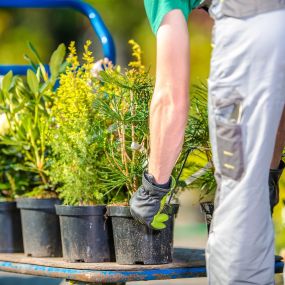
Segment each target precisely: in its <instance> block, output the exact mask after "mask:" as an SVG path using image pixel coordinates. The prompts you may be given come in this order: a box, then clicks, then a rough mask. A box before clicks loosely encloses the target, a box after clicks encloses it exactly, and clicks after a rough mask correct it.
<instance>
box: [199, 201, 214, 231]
mask: <svg viewBox="0 0 285 285" xmlns="http://www.w3.org/2000/svg"><path fill="white" fill-rule="evenodd" d="M200 207H201V212H202V213H204V215H205V221H206V224H207V230H208V234H209V232H210V228H211V222H212V219H213V214H214V202H203V203H200Z"/></svg>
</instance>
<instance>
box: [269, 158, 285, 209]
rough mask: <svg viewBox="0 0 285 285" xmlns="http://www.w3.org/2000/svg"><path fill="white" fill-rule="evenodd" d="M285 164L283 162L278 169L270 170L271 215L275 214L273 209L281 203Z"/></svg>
mask: <svg viewBox="0 0 285 285" xmlns="http://www.w3.org/2000/svg"><path fill="white" fill-rule="evenodd" d="M284 167H285V163H284V162H283V161H282V160H281V161H280V164H279V167H278V168H277V169H270V172H269V198H270V209H271V215H272V214H273V208H274V207H275V206H276V205H277V204H278V202H279V179H280V177H281V175H282V172H283V169H284Z"/></svg>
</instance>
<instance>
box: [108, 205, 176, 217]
mask: <svg viewBox="0 0 285 285" xmlns="http://www.w3.org/2000/svg"><path fill="white" fill-rule="evenodd" d="M170 205H171V206H173V212H172V213H173V214H174V215H175V214H177V213H178V209H179V207H180V204H177V203H175V204H170ZM107 215H108V216H110V217H129V218H132V215H131V212H130V206H116V205H114V206H112V205H108V206H107Z"/></svg>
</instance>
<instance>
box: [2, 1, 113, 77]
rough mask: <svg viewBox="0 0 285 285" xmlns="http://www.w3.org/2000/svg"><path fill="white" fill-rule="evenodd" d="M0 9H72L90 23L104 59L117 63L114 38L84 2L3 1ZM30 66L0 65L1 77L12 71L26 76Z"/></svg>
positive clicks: (100, 19)
mask: <svg viewBox="0 0 285 285" xmlns="http://www.w3.org/2000/svg"><path fill="white" fill-rule="evenodd" d="M0 8H71V9H74V10H76V11H78V12H80V13H82V14H84V15H85V16H87V18H88V19H89V21H90V24H91V26H92V27H93V29H94V31H95V33H96V35H97V37H98V38H99V40H100V43H101V45H102V49H103V55H104V57H107V58H108V59H109V60H111V61H112V62H113V63H114V64H115V63H116V51H115V44H114V41H113V38H112V36H111V34H110V32H109V30H108V29H107V27H106V26H105V24H104V22H103V20H102V18H101V16H100V14H99V13H98V12H97V10H96V9H95V8H93V7H92V6H91V5H90V4H88V3H85V2H84V1H83V0H1V1H0ZM29 68H31V67H30V66H29V65H0V75H4V74H6V73H7V72H9V71H10V70H12V71H13V73H14V74H19V75H25V74H26V72H27V69H29Z"/></svg>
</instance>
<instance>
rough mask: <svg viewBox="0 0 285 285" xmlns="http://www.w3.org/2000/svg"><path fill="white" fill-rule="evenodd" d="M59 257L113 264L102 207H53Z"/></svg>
mask: <svg viewBox="0 0 285 285" xmlns="http://www.w3.org/2000/svg"><path fill="white" fill-rule="evenodd" d="M56 213H57V214H58V215H59V218H60V228H61V238H62V248H63V258H64V259H65V260H66V261H69V262H110V261H115V254H114V242H113V235H112V226H111V221H110V220H108V219H107V218H106V215H105V214H106V206H103V205H98V206H61V205H57V206H56Z"/></svg>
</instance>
